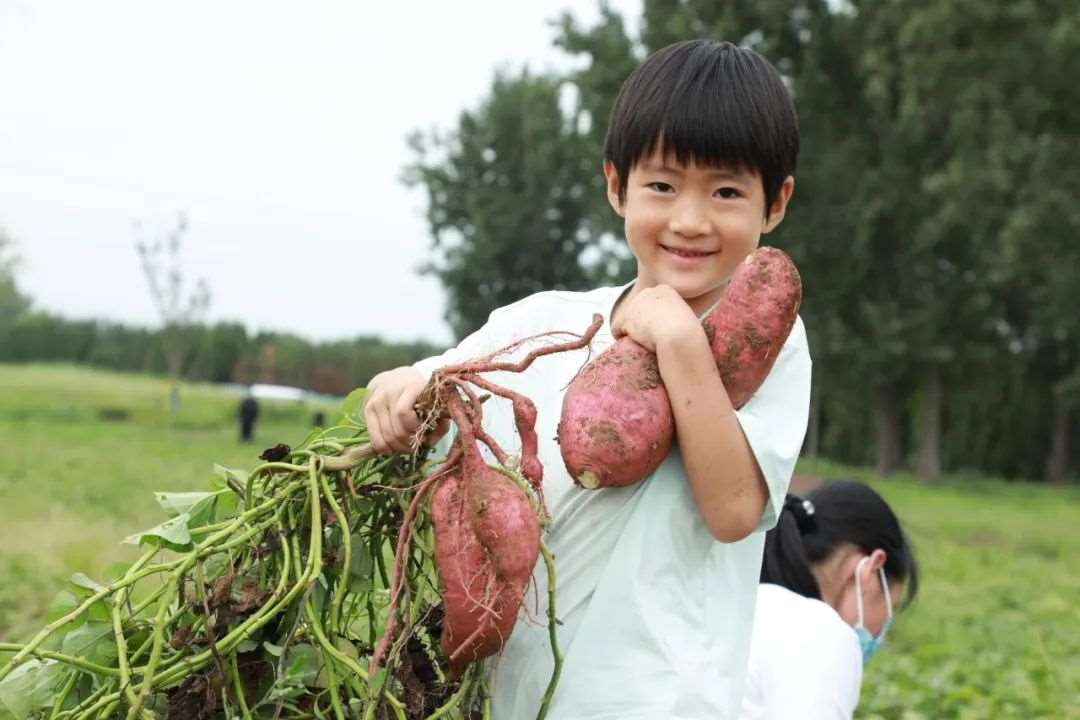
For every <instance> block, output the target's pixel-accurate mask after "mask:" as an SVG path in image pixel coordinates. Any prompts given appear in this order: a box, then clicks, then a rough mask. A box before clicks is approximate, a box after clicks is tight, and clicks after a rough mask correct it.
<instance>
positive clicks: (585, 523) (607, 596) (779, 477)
mask: <svg viewBox="0 0 1080 720" xmlns="http://www.w3.org/2000/svg"><path fill="white" fill-rule="evenodd" d="M626 287H628V286H624V287H608V288H600V289H598V290H593V291H590V292H584V293H578V292H563V291H553V292H544V293H538V294H536V295H533V296H531V297H528V298H525V299H524V300H521V301H519V302H517V303H514V304H512V305H509V306H507V307H504V308H501V309H499V310H496V311H495V312H493V313H492V314H491V317H490V318H489V320H488V322H487V324H486V325H484V327H483V328H481V329H480V330H479V331H477V332H476V333H474V334H473V335H470V336H469V337H468V338H466V339H465V340H463V341H462V343H461V344H460V345H459V346H458V347H456V348H453V349H451V350H449V351H448V352H447V353H445V354H444V355H442V356H439V357H435V358H429V359H427V360H424V361H421V362H420V363H417V365H416V368H417V369H418V370H420V371H421V372H422V373H424V374H425V375H426V374H429V373H430V372H432V371H434V370H435V369H436V368H439V367H443V366H445V365H448V364H451V363H455V362H460V361H462V360H466V359H472V358H475V357H478V356H483V355H486V354H488V353H491V352H493V351H495V350H497V349H501V348H503V347H505V346H506V345H508V344H510V343H511V342H515V341H518V340H521V339H523V338H528V337H531V336H533V335H536V334H538V333H545V332H552V331H563V332H571V333H576V334H580V333H582V332H584V331H585V329H586V328H587V327H588V326H589V323H590V321H591V319H592V316H593V314H594V313H599V314H600V315H602V317H603V318H604V325H603V327H602V328H601V330H600V331H599V332H598V333H597V335H596V336H595V338H594V340H593V343H592V356H595V355H596V354H598V353H600V352H602V351H603V350H605V349H607V348H608V347H609V346H610V345H611V344H612V343H613V342H614V340H613V338H612V336H611V329H610V316H611V311H612V308H613V307H614V304H615V302H616V300H617V299H618V298H619V297H620V296H621V294H622V293H623V291H624V290H625V289H626ZM565 339H566V336H563V337H561V338H559V337H554V338H548V339H546V340H540V341H532V342H530V343H527V344H526V346H527V347H536V346H537V343H550V342H553V341H556V340H565ZM523 354H524V352H521V351H519V352H515V353H514V356H513V357H514V358H520V357H521V356H522V355H523ZM589 357H590V355H589V351H588V350H585V349H583V350H579V351H574V352H564V353H558V354H554V355H547V356H544V357H541V358H539V359H538V360H536V362H535V363H534V364H533V365H532V366H531V367H530V368H529V370H528V371H526V372H524V373H520V374H514V373H505V372H499V373H490V374H488V376H487V377H488V379H489V380H491V381H492V382H494V383H497V384H500V385H504V386H506V387H509V388H512V389H513V390H515V391H517V392H520V393H523V394H524V395H526V396H528V397H529V398H530V399H531V400H532V401H533V402H534V403H535V404H536V406H537V411H538V421H537V432H538V435H539V439H540V450H539V453H540V461H541V463H542V464H543V467H544V483H543V487H544V495H545V498H546V502H547V507H548V510H549V511H550V513H551V515H552V518H553V520H552V523H551V525H550V526H549V527H548V529H547V531H546V533H545V535H544V542H545V543H546V544H547V545H548V547H549V548H550V549H551V550H552V551H553V553H554V555H555V562H556V568H557V576H556V586H557V587H556V611H557V615H558V618H559V620H560V625H559V626H558V637H559V643H560V645H561V649H562V652H563V654H564V656H565V657H564V664H563V670H562V676H561V679H560V681H559V686H558V689H557V691H556V692H555V695H554V699H553V701H552V703H551V706H550V708H549V712H548V716H547V717H548V718H549V720H571V719H573V720H606V719H611V720H615V719H616V718H618V719H619V720H631V719H633V718H687V719H691V718H692V719H695V720H697V719H700V720H705V719H708V720H716V719H717V718H728V719H729V720H734V718H735V717H737V714H738V708H739V705H740V700H741V695H742V688H743V681H744V673H745V670H746V662H747V656H748V653H749V646H750V628H751V624H752V621H753V612H754V597H755V595H756V592H757V584H758V577H759V574H760V568H761V556H762V548H763V545H764V530H767V529H768V528H770V527H772V526H773V525H774V524H775V521H776V517H777V515H778V513H779V510H780V507H781V506H782V504H783V500H784V495H785V493H786V492H787V488H788V483H789V481H790V479H791V473H792V471H793V469H794V466H795V461H796V459H797V457H798V454H799V450H800V448H801V446H802V441H803V436H804V434H805V431H806V421H807V413H808V409H809V402H810V356H809V352H808V350H807V346H806V334H805V331H804V329H803V325H802V321H801V319H799V320H797V321H796V323H795V326H794V328H793V330H792V332H791V334H790V336H789V337H788V339H787V341H786V343H785V345H784V347H783V349H782V350H781V352H780V355H779V356H778V358H777V361H776V364H775V365H774V367H773V369H772V372H771V373H770V374H769V376H768V377H767V378H766V380H765V382H764V383H763V384H762V386H761V388H760V389H759V390H758V392H757V393H756V394H755V396H754V397H753V398H751V400H750V401H749V402H748V403H747V404H746V405H745V406H744V407H743V408H742V409H741V410H739V411H738V418H739V421H740V423H741V425H742V429H743V431H744V433H745V435H746V437H747V439H748V441H749V444H750V447H751V449H752V450H753V452H754V455H755V457H756V459H757V461H758V464H759V466H760V467H761V469H762V472H763V473H764V476H765V479H766V481H767V483H768V486H769V492H770V498H769V502H768V505H767V508H766V510H765V513H764V516H763V517H762V519H761V523H760V525H759V528H758V531H756V532H754V533H753V534H751V535H750V536H749V537H747V538H746V539H744V540H742V541H740V542H736V543H731V544H724V543H720V542H718V541H716V540H715V539H714V538H713V537H712V536H711V535H710V534H709V532H708V530H707V529H706V528H705V525H704V522H703V520H702V519H701V516H700V513H699V511H698V510H697V507H696V506H695V504H694V501H693V498H692V496H691V494H690V489H689V485H688V483H687V480H686V473H685V471H684V469H683V464H682V458H681V456H680V454H679V452H678V451H677V449H676V450H673V452H671V453H669V455H668V457H667V459H665V461H664V462H663V464H662V465H661V466H660V467H659V468H658V469H657V470H656V472H655V473H653V475H652V476H650V477H649V478H647V479H646V480H645V481H643V482H640V483H638V484H636V485H633V486H630V487H625V488H608V489H604V490H592V491H590V490H583V489H580V488H578V487H577V486H575V485H574V484H573V482H572V481H571V479H570V477H569V474H568V473H567V472H566V469H565V467H564V465H563V462H562V457H561V455H560V453H559V447H558V444H557V442H556V441H555V435H556V429H557V425H558V422H559V416H560V413H561V408H562V397H563V392H564V390H565V388H566V386H567V385H568V384H569V383H570V380H571V379H572V378H573V377H574V376H575V374H576V373H577V372H578V371H579V370H580V369H581V367H582V366H583V365H584V364H585V363H586V362H587V361H588V359H589ZM483 412H484V427H485V429H486V430H487V431H488V432H489V433H490V434H491V435H492V436H494V437H495V439H496V440H497V441H498V442H499V443H500V444H501V445H502V447H503V448H504V449H505V450H506V451H507V452H508V453H512V454H513V453H517V452H519V449H520V443H519V442H518V440H517V437H516V434H515V432H514V425H513V414H512V410H511V407H510V404H509V403H508V402H505V401H502V400H500V399H496V398H492V399H491V400H489V401H488V402H486V403H485V404H484V406H483ZM489 457H490V456H489ZM533 580H534V584H535V588H530V589H529V590H528V591H527V593H526V601H525V603H524V604H523V607H522V611H521V614H520V616H519V619H518V623H517V625H516V626H515V628H514V631H513V634H512V635H511V636H510V638H509V639H508V641H507V644H506V646H505V647H504V648H503V652H502V653H501V654H500V655H499V656H498V657H497V658H494V659H493V660H492V661H491V662H490V666H489V667H490V672H491V678H490V682H491V688H492V693H493V707H492V710H493V712H492V717H493V718H494V720H519V719H521V718H532V717H535V715H536V711H537V709H538V707H539V704H540V700H541V698H542V696H543V694H544V691H545V689H546V687H547V684H548V680H549V679H550V676H551V670H552V667H553V661H552V656H551V649H550V646H549V640H548V630H547V620H546V617H547V615H546V614H547V582H546V571H545V568H544V565H543V562H542V560H541V562H540V563H538V565H537V570H536V572H534V574H533Z"/></svg>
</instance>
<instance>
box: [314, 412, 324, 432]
mask: <svg viewBox="0 0 1080 720" xmlns="http://www.w3.org/2000/svg"><path fill="white" fill-rule="evenodd" d="M311 424H312V425H314V426H315V427H317V428H321V427H326V415H325V414H324V413H323V411H322V410H316V411H315V417H313V418H312V419H311Z"/></svg>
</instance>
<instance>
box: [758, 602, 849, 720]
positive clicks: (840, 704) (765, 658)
mask: <svg viewBox="0 0 1080 720" xmlns="http://www.w3.org/2000/svg"><path fill="white" fill-rule="evenodd" d="M861 683H862V650H861V649H860V648H859V639H858V638H857V637H856V636H855V631H854V630H852V628H851V626H850V625H848V624H847V623H845V622H844V621H843V620H842V619H841V618H840V616H839V615H837V614H836V611H835V610H833V609H832V608H831V607H829V606H828V605H826V604H825V603H823V602H822V601H820V600H814V599H812V598H808V597H803V596H802V595H799V594H798V593H795V592H792V591H791V590H788V589H787V588H785V587H781V586H780V585H772V584H769V583H762V585H761V586H760V588H759V589H758V597H757V611H756V613H755V616H754V632H753V639H752V640H751V641H750V666H749V669H748V671H747V675H746V693H745V694H744V695H743V703H742V715H740V716H739V717H740V718H741V720H789V719H790V718H799V720H850V718H851V717H852V714H853V713H854V712H855V706H856V705H858V704H859V686H860V685H861Z"/></svg>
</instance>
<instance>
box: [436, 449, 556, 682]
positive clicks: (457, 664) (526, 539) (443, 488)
mask: <svg viewBox="0 0 1080 720" xmlns="http://www.w3.org/2000/svg"><path fill="white" fill-rule="evenodd" d="M431 519H432V524H433V526H434V528H435V565H436V569H437V571H438V573H439V578H440V580H441V581H442V585H443V608H444V612H445V616H444V619H443V630H442V637H441V639H440V647H441V649H442V652H443V654H444V656H445V657H446V658H447V660H448V661H449V664H450V674H451V676H453V677H457V676H458V675H460V673H462V672H463V671H464V670H465V668H466V667H468V665H469V663H471V662H473V661H475V660H478V659H480V658H484V657H488V656H489V655H494V654H495V653H497V652H499V650H501V649H502V647H503V645H505V643H506V639H507V638H508V637H509V636H510V632H511V630H513V628H514V623H515V621H516V620H517V613H518V609H519V608H520V606H521V601H522V598H523V596H524V594H525V589H526V588H527V587H528V584H529V580H530V579H531V577H532V570H533V567H534V566H535V565H536V561H537V559H538V558H539V555H540V524H539V520H538V519H537V515H536V511H535V510H534V509H533V507H532V505H531V504H530V502H529V500H528V498H527V497H526V496H525V493H524V492H523V491H522V490H521V488H519V487H518V486H517V485H516V484H515V483H514V482H513V481H512V480H511V479H509V478H508V477H506V476H505V475H503V474H502V473H500V472H499V471H498V470H495V469H493V468H491V467H488V465H487V464H486V463H484V461H483V458H482V457H481V456H480V453H479V451H478V450H477V449H476V447H475V445H473V446H472V447H470V448H468V449H467V450H466V455H465V457H464V458H463V462H462V478H461V479H458V478H456V477H452V476H451V477H447V478H446V479H445V480H444V481H443V482H442V484H441V485H440V486H439V488H438V489H437V490H436V491H435V494H434V496H433V497H432V502H431Z"/></svg>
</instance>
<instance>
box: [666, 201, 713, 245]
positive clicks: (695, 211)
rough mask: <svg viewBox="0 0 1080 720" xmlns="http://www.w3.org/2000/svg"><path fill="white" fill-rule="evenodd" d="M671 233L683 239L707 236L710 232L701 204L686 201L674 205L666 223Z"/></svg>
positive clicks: (707, 219) (707, 217) (706, 216)
mask: <svg viewBox="0 0 1080 720" xmlns="http://www.w3.org/2000/svg"><path fill="white" fill-rule="evenodd" d="M668 225H669V227H670V228H671V231H672V232H673V233H675V234H677V235H682V236H683V237H697V236H699V235H707V234H708V233H709V230H710V223H709V216H708V213H706V212H705V209H704V208H703V207H702V206H701V203H699V202H697V201H695V200H692V199H686V200H683V201H682V202H679V203H677V204H676V206H675V207H674V208H673V210H672V213H671V219H670V221H669V223H668Z"/></svg>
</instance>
